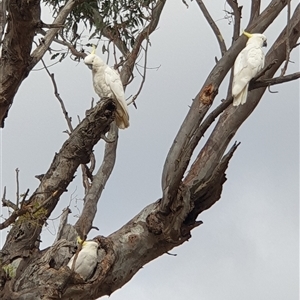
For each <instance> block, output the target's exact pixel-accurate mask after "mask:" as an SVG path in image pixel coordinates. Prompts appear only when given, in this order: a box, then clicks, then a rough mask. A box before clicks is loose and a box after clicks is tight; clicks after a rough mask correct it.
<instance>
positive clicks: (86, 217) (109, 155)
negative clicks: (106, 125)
mask: <svg viewBox="0 0 300 300" xmlns="http://www.w3.org/2000/svg"><path fill="white" fill-rule="evenodd" d="M108 138H109V139H110V140H113V142H112V143H106V144H105V151H104V158H103V162H102V164H101V166H100V168H99V170H98V172H97V173H96V174H95V175H94V176H93V184H92V185H91V186H90V188H89V190H88V191H87V193H86V194H85V197H84V206H83V210H82V213H81V216H80V217H79V219H78V221H77V222H76V224H75V228H76V231H77V232H78V234H79V235H80V236H84V235H87V234H88V233H89V231H90V230H91V228H92V226H93V221H94V218H95V215H96V212H97V203H98V201H99V199H100V197H101V194H102V191H103V190H104V188H105V185H106V182H107V180H108V179H109V176H110V174H111V172H112V170H113V168H114V165H115V161H116V150H117V144H118V128H117V127H116V125H115V124H114V123H113V124H111V128H110V131H109V132H108Z"/></svg>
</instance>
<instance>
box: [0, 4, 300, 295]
mask: <svg viewBox="0 0 300 300" xmlns="http://www.w3.org/2000/svg"><path fill="white" fill-rule="evenodd" d="M80 2H81V1H79V0H78V1H76V0H69V1H67V3H66V5H65V6H63V7H62V9H61V11H60V13H59V15H58V16H57V18H56V20H55V21H54V23H53V24H52V25H53V26H52V27H51V28H49V29H48V31H47V32H46V33H45V36H44V40H43V42H42V43H41V44H40V45H38V46H37V47H36V48H35V49H34V50H33V51H32V44H33V39H34V35H35V33H36V32H37V31H38V30H40V28H41V24H42V23H41V20H40V1H38V0H27V1H15V0H10V1H9V0H7V1H2V2H0V3H5V4H6V5H5V6H4V5H2V6H1V10H0V17H1V19H0V21H1V22H2V24H0V25H1V26H0V28H1V31H0V32H2V31H3V28H4V27H5V25H6V26H7V29H6V32H5V33H4V34H3V43H2V53H1V60H0V71H1V75H2V76H1V77H0V110H1V113H0V121H1V126H2V127H3V126H4V120H5V119H6V118H7V116H8V111H9V108H10V107H11V105H12V104H13V99H14V96H15V94H16V93H17V91H18V88H19V86H20V85H21V84H22V82H23V80H24V79H25V78H26V76H27V75H28V73H29V72H30V71H31V70H32V68H33V67H34V66H35V65H36V63H37V62H38V61H39V60H40V59H41V58H42V57H43V55H44V54H45V52H46V51H47V49H48V47H49V45H50V44H51V43H52V42H53V40H54V39H55V38H56V35H57V33H59V30H60V28H61V25H63V24H64V23H65V21H66V18H67V16H68V15H69V14H70V12H71V11H72V10H73V9H74V8H75V7H76V6H77V5H79V4H80ZM165 2H166V1H165V0H157V1H155V5H154V7H153V10H152V14H151V19H150V21H149V23H148V24H147V26H145V28H144V29H143V30H142V31H141V33H140V34H139V35H138V37H137V38H136V40H135V42H134V44H133V45H132V48H130V49H129V48H128V46H127V45H126V44H124V42H123V41H122V40H121V39H120V38H118V37H117V36H116V35H115V34H113V32H112V31H111V30H112V29H111V28H105V29H104V30H103V32H102V34H103V35H104V36H106V37H107V38H108V39H110V40H111V41H112V42H114V44H115V45H116V47H117V48H118V49H119V51H120V52H121V53H122V54H123V55H124V57H125V58H126V59H125V62H124V64H123V66H122V70H121V78H122V81H123V84H124V85H127V84H128V83H129V82H130V80H131V75H132V71H133V68H134V65H135V62H136V60H137V57H138V53H139V52H140V50H141V47H142V44H143V42H145V41H147V39H148V38H149V36H150V35H151V33H152V32H153V31H154V30H155V28H156V27H157V25H158V22H159V19H160V16H161V13H162V11H163V8H164V4H165ZM227 2H228V4H229V5H230V6H231V7H232V9H233V12H234V16H235V18H236V19H235V25H234V32H233V37H234V38H233V42H232V45H231V47H230V48H229V49H228V50H227V49H226V47H225V44H223V42H224V41H223V39H222V38H220V36H218V37H217V38H218V41H219V44H220V49H221V53H222V57H221V58H220V59H219V60H218V61H217V62H216V64H215V66H214V68H213V69H212V70H211V72H210V74H208V76H207V79H206V81H205V82H204V84H203V86H202V87H201V88H200V90H199V93H198V94H197V95H196V97H195V99H194V101H193V104H192V106H191V107H190V109H189V112H188V114H187V116H186V118H185V119H184V121H183V123H182V125H181V127H180V129H179V131H178V133H177V135H176V137H175V139H174V142H173V144H172V146H171V148H170V151H169V153H168V155H167V158H166V161H165V164H164V167H163V174H162V195H161V198H160V199H157V200H156V201H155V202H153V203H152V204H149V205H148V206H147V207H145V208H144V209H143V210H142V211H141V212H140V213H139V214H138V215H136V216H135V217H133V218H132V220H131V221H129V222H128V223H127V224H125V225H124V226H123V227H122V228H120V229H119V230H117V231H116V232H114V233H112V234H111V235H109V236H108V237H103V236H97V237H95V239H96V240H98V242H99V244H100V249H99V250H98V264H97V267H96V269H95V272H94V274H93V276H92V278H90V279H89V280H88V281H87V282H85V281H84V280H83V279H82V278H80V276H79V275H78V274H76V273H74V272H72V271H71V270H70V269H69V268H68V267H67V266H66V265H67V263H68V261H69V259H70V258H71V256H72V255H73V254H74V252H75V251H76V250H75V249H76V237H77V236H80V237H81V238H84V237H85V236H86V235H87V234H88V233H89V231H90V230H91V228H92V226H93V220H94V217H95V214H96V211H97V203H98V201H99V198H100V196H101V193H102V191H103V189H104V187H105V184H106V182H107V180H108V179H109V176H110V174H111V172H112V170H113V167H114V163H115V157H116V147H117V144H118V130H117V128H116V127H115V126H114V125H113V124H112V122H113V120H114V112H115V106H114V102H113V100H112V99H103V100H102V101H101V102H99V103H98V104H97V105H96V106H95V107H94V108H92V109H90V110H89V111H87V112H86V117H85V118H84V119H83V120H82V121H81V122H80V124H79V125H78V126H77V127H76V128H75V129H74V130H73V131H72V132H71V133H70V136H69V138H68V139H67V140H66V141H65V143H64V144H63V145H62V148H61V149H60V150H59V152H58V153H56V154H55V155H54V158H53V161H52V164H51V166H50V168H49V170H47V171H46V172H45V174H44V175H43V176H41V177H40V184H39V186H38V187H37V189H36V190H35V192H34V193H33V194H32V195H30V197H29V198H28V199H25V197H24V199H23V201H22V202H21V204H20V205H19V207H16V206H13V204H11V203H9V202H8V201H7V200H6V199H5V195H4V196H3V199H2V201H3V204H5V205H6V206H11V207H12V208H14V212H13V214H12V215H11V216H10V217H9V219H7V220H6V221H5V222H3V223H2V224H0V229H4V228H7V227H8V226H9V225H11V224H13V226H12V228H11V229H10V231H9V233H8V235H7V239H6V242H5V244H4V246H3V248H2V250H1V252H0V258H1V268H0V299H21V300H22V299H24V300H25V299H96V298H98V297H101V296H103V295H110V294H111V293H113V292H114V291H115V290H117V289H119V288H120V287H122V286H123V285H124V284H125V283H126V282H128V281H129V280H130V279H131V278H132V277H133V276H134V275H135V274H136V273H137V272H138V270H139V269H141V268H142V267H143V265H145V264H146V263H148V262H149V261H151V260H154V259H156V258H157V257H159V256H160V255H162V254H164V253H166V252H167V251H170V250H171V249H173V248H174V247H177V246H180V245H181V244H183V243H184V242H186V241H187V240H188V239H189V238H190V237H191V230H192V229H194V228H195V227H197V226H199V225H201V223H202V222H201V221H197V218H198V216H199V215H200V214H201V212H203V211H204V210H207V209H209V208H210V207H211V206H212V205H213V204H214V203H215V202H216V201H218V200H219V199H220V197H221V193H222V187H223V184H224V182H225V181H226V174H225V172H226V170H227V167H228V164H229V162H230V159H231V158H232V156H233V154H234V152H235V151H236V149H237V147H238V144H236V143H234V144H232V145H231V147H230V150H229V151H227V153H226V149H227V148H228V147H229V146H230V143H231V140H232V138H233V137H234V135H235V133H236V132H237V130H238V129H239V127H240V126H241V125H242V124H243V122H244V121H245V120H246V119H247V118H248V117H249V116H250V114H251V113H252V112H253V110H254V109H255V108H256V106H257V104H258V103H259V101H260V99H261V97H262V95H263V94H264V92H265V90H266V87H267V86H269V85H272V84H278V83H283V82H285V81H289V80H294V79H297V78H299V73H297V74H292V75H288V76H281V77H279V78H273V76H274V74H275V72H276V71H277V70H278V69H279V67H280V66H281V65H282V63H283V62H284V61H285V60H286V57H287V56H286V50H287V46H288V47H289V48H290V49H293V48H294V47H296V45H297V41H298V39H299V36H300V30H299V28H300V5H299V4H298V5H297V6H296V9H295V10H294V11H293V13H292V15H291V19H290V21H289V23H288V24H287V25H286V26H285V27H284V28H282V32H281V33H280V34H279V36H278V38H277V40H276V41H275V43H274V44H273V45H272V46H271V48H270V50H269V52H268V53H267V55H266V68H265V70H264V72H262V74H261V75H262V76H261V77H259V78H258V79H257V80H255V81H253V82H252V83H251V86H250V88H249V90H250V92H249V93H248V101H247V102H246V104H245V105H243V106H241V107H238V108H235V107H233V106H232V105H231V103H232V97H231V95H230V93H229V94H228V96H227V98H226V99H224V101H223V102H222V103H221V104H220V105H219V106H217V108H215V109H214V110H213V111H211V112H209V109H210V108H211V105H212V103H213V101H214V99H215V97H216V95H217V94H218V89H219V86H220V84H221V83H222V82H223V80H224V78H225V76H226V75H227V74H228V72H229V71H230V70H231V68H232V66H233V63H234V60H235V58H236V56H237V55H238V53H239V52H240V51H241V50H242V49H243V47H244V46H245V43H246V37H244V36H238V33H239V32H240V28H239V26H240V22H239V21H240V17H241V10H242V8H241V7H239V6H238V3H237V1H227ZM197 4H198V5H199V8H200V9H201V10H202V12H203V14H204V17H205V18H206V19H207V20H208V21H209V22H210V23H211V21H212V19H211V17H210V15H209V12H208V11H207V9H206V8H205V6H204V3H203V1H198V0H197ZM288 4H289V1H282V0H273V1H271V2H270V4H269V5H268V6H267V7H266V9H265V10H264V11H260V1H257V0H253V1H252V11H251V17H250V20H249V24H248V26H247V28H246V30H247V31H249V32H264V31H265V30H266V29H267V28H268V27H269V26H270V24H271V23H272V22H273V21H274V20H275V19H276V18H277V16H278V15H279V13H280V12H281V11H282V10H283V9H284V8H285V7H287V5H288ZM5 12H6V13H5ZM93 14H94V18H95V19H97V20H98V21H99V20H100V21H101V20H102V19H103V18H102V16H101V15H99V13H98V12H97V11H93ZM3 16H5V17H3ZM21 16H22V17H21ZM100 21H99V22H100ZM100 23H101V22H100ZM212 29H213V31H214V32H215V33H220V30H219V29H218V28H217V27H216V24H214V23H213V24H212ZM20 36H21V37H22V38H20ZM61 43H62V44H65V45H66V46H68V47H69V48H70V50H71V51H72V53H75V54H77V56H78V57H84V53H80V52H78V51H76V49H74V47H73V45H72V44H68V42H66V41H65V40H62V41H61ZM21 49H22V51H21ZM237 111H238V113H237ZM208 112H209V113H208ZM216 118H218V121H217V123H216V124H215V126H214V129H213V131H212V133H211V134H210V136H209V138H208V140H207V142H206V144H205V145H204V147H203V148H202V149H201V151H200V152H199V153H198V155H197V156H196V158H195V159H194V161H191V157H192V154H193V152H194V150H195V148H196V146H197V145H198V143H199V141H200V140H201V138H202V137H203V134H204V133H205V132H206V131H207V129H208V128H210V127H211V126H212V125H213V123H214V121H215V120H216ZM107 133H108V136H107V138H108V139H110V140H111V142H108V143H106V146H105V153H104V158H103V162H102V164H101V166H100V168H99V170H98V171H97V172H96V173H95V174H94V175H93V176H92V177H91V178H92V179H91V180H90V182H89V186H88V188H87V189H86V194H85V198H84V207H83V211H82V213H81V216H80V217H79V219H78V221H77V222H76V224H74V225H71V224H68V221H67V217H68V213H69V210H65V211H64V213H63V215H62V218H61V223H60V226H59V230H58V234H57V238H56V240H55V242H54V244H53V245H52V246H51V247H49V248H48V249H44V250H41V249H40V247H39V236H40V234H41V229H42V226H43V224H44V223H45V222H46V221H47V218H48V217H49V215H50V214H51V212H52V211H53V210H54V209H55V207H56V205H57V203H58V201H59V200H60V196H61V195H62V194H63V193H64V192H66V189H67V187H68V185H69V183H70V182H71V181H72V180H73V177H74V173H75V172H76V170H77V169H78V167H79V166H80V165H84V164H87V163H88V162H89V161H90V159H91V154H92V150H93V147H94V146H95V145H96V144H97V143H98V142H99V140H100V139H101V138H104V139H106V138H105V134H107ZM187 171H188V172H187ZM186 172H187V175H186V176H184V174H186Z"/></svg>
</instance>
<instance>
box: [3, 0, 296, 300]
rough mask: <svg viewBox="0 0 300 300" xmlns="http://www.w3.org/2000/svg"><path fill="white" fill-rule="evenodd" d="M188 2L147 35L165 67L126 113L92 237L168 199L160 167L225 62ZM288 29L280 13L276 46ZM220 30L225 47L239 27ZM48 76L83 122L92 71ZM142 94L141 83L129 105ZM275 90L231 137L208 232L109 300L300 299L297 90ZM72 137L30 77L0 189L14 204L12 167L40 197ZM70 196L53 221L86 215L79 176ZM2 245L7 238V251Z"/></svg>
mask: <svg viewBox="0 0 300 300" xmlns="http://www.w3.org/2000/svg"><path fill="white" fill-rule="evenodd" d="M207 2H208V1H207ZM292 2H293V3H294V5H295V2H297V1H295V0H294V1H292ZM224 3H225V1H218V3H215V2H213V4H210V5H209V6H208V7H209V9H210V10H211V12H212V14H213V18H214V19H215V20H218V19H222V18H223V16H224V12H223V9H224ZM239 3H241V4H243V5H244V10H243V21H242V26H244V27H245V26H246V24H247V21H248V16H249V9H248V7H247V5H248V4H247V3H248V1H239ZM265 3H268V1H265ZM188 4H189V5H190V8H189V9H187V8H186V7H185V6H184V4H183V3H182V2H181V1H180V0H178V1H167V4H166V7H165V10H164V12H163V14H162V18H161V21H160V25H159V28H158V30H157V31H156V32H155V33H154V34H153V35H152V36H151V45H152V46H151V47H150V49H149V67H156V66H160V68H159V69H158V70H149V71H148V73H147V80H146V84H145V87H144V89H143V91H142V93H141V95H140V97H139V98H138V101H137V104H138V110H135V109H134V108H133V107H130V108H129V112H130V120H131V126H130V128H129V129H127V130H124V131H120V140H119V146H118V156H117V162H116V166H115V169H114V171H113V174H112V176H111V179H110V180H109V182H108V184H107V186H106V189H105V191H104V193H103V197H102V198H101V200H100V202H99V205H98V213H97V217H96V219H95V226H97V227H99V229H100V231H99V232H96V231H92V232H91V233H90V237H93V236H95V235H97V234H102V235H108V234H110V233H112V232H113V231H115V230H117V229H118V228H119V227H121V226H122V225H123V224H125V223H126V222H127V221H128V220H129V219H131V218H132V217H133V216H134V215H135V214H137V213H138V212H139V211H140V210H141V209H142V208H143V207H144V206H146V205H147V204H149V203H151V202H153V201H155V200H157V199H158V198H160V197H161V187H160V182H161V172H162V167H163V163H164V159H165V157H166V155H167V152H168V150H169V148H170V146H171V143H172V141H173V139H174V137H175V134H176V133H177V131H178V129H179V126H180V124H181V122H182V121H183V119H184V117H185V115H186V113H187V111H188V105H190V103H191V101H192V99H193V98H194V97H195V95H196V94H197V93H198V91H199V89H200V88H201V86H202V84H203V82H204V80H205V79H206V76H207V74H208V72H209V71H210V70H211V69H212V67H213V66H214V63H215V58H214V57H215V56H217V57H220V51H219V48H218V44H217V42H216V40H215V37H214V36H213V34H212V32H211V29H210V28H209V26H208V25H207V23H206V21H205V20H204V18H203V16H202V14H201V12H200V10H199V8H198V7H197V4H196V2H195V1H193V2H188ZM45 14H47V12H46V13H45ZM285 20H286V12H283V13H282V14H281V16H280V18H279V19H278V20H276V22H274V23H273V24H272V25H271V27H270V28H269V29H268V30H267V31H266V35H267V37H268V44H269V45H271V44H272V42H273V41H274V39H275V38H276V36H277V34H278V33H279V32H280V29H281V28H282V26H283V24H284V22H285ZM217 24H218V25H219V27H220V28H221V30H222V32H223V34H224V38H225V39H226V41H227V45H229V43H230V41H231V31H232V26H231V25H228V21H226V20H220V21H218V22H217ZM53 48H56V49H59V48H60V47H59V46H53ZM266 51H267V49H266ZM98 54H99V55H101V51H100V50H98ZM291 60H292V61H294V62H295V63H294V64H290V65H289V69H288V73H292V72H295V71H298V70H299V50H298V52H295V53H293V55H292V57H291ZM41 67H42V66H41V64H39V65H38V66H37V67H36V69H38V68H41ZM50 70H51V72H55V77H56V80H57V83H58V86H59V92H60V95H61V97H62V98H63V99H64V101H65V104H66V106H67V109H68V111H69V114H70V115H71V116H72V117H73V120H74V124H77V115H79V116H80V117H81V118H82V117H83V116H84V111H85V110H86V109H87V108H88V107H89V106H90V99H91V97H96V95H95V93H94V91H93V88H92V81H91V73H90V70H89V69H88V68H87V67H86V66H85V65H84V64H83V63H82V62H81V63H80V64H76V63H74V62H72V61H67V60H65V61H64V62H63V63H61V64H58V65H55V66H54V67H52V68H51V69H50ZM138 87H139V78H137V79H136V81H135V82H134V83H133V84H132V85H131V86H130V87H129V88H128V90H127V91H126V95H127V96H129V95H131V94H134V93H135V92H136V91H137V89H138ZM226 90H227V86H226V84H223V85H222V87H221V89H220V91H219V95H218V96H217V97H216V100H215V101H216V102H218V103H219V102H220V100H221V99H222V98H224V97H225V92H226ZM272 90H274V91H278V93H277V94H270V93H269V92H266V94H265V95H264V97H263V99H262V101H261V103H260V104H259V106H258V108H257V109H256V110H255V112H254V113H253V114H252V115H251V117H250V118H249V119H248V120H247V121H246V122H245V123H244V124H243V126H242V127H241V129H240V130H239V132H238V133H237V135H236V136H235V138H234V140H237V141H241V142H242V143H241V145H240V147H239V148H238V150H237V151H236V153H235V155H234V157H233V159H232V160H231V162H230V165H229V169H228V171H227V178H228V180H227V182H226V183H225V185H224V190H223V194H222V198H221V200H220V201H219V202H217V203H216V204H215V205H214V206H213V207H212V208H211V209H210V210H208V211H206V212H204V213H203V214H201V215H200V217H199V219H201V220H202V221H203V222H204V224H203V225H202V226H200V227H199V228H197V229H196V230H194V231H193V232H192V235H193V237H192V238H191V240H190V241H189V242H188V243H185V244H184V245H182V246H181V247H179V248H175V249H173V251H172V253H173V254H177V256H169V255H164V256H162V257H160V258H158V259H156V260H155V261H153V262H151V263H149V264H148V265H146V266H145V267H144V268H143V269H141V270H140V271H139V272H138V274H137V275H135V276H134V278H133V279H132V280H131V281H130V282H129V283H128V284H127V285H125V286H124V287H123V288H122V289H120V290H118V291H117V292H115V293H114V294H113V295H112V296H111V297H110V298H111V299H112V300H121V299H139V300H149V299H173V300H179V299H187V298H188V299H191V300H196V299H197V300H198V299H201V300H220V299H222V300H240V299H243V300H252V299H258V300H260V299H262V300H265V299H272V300H282V299H289V300H297V299H298V296H299V189H298V185H299V81H298V82H292V83H287V84H285V85H281V86H275V87H273V88H272ZM66 128H67V126H66V123H65V120H64V118H63V115H62V113H61V109H60V106H59V103H58V101H57V100H56V99H55V96H54V95H53V87H52V85H51V82H50V79H49V77H48V75H47V74H46V72H45V71H43V70H42V71H34V72H32V73H31V74H30V75H29V77H28V78H27V79H26V80H25V81H24V82H23V84H22V85H21V87H20V89H19V92H18V94H17V96H16V98H15V101H14V105H13V106H12V109H11V110H10V112H9V117H8V119H7V120H6V126H5V129H4V130H2V131H1V133H0V138H1V145H2V146H1V182H0V184H1V191H3V186H6V187H7V196H8V198H9V199H10V200H13V199H14V198H15V171H14V170H15V168H17V167H18V168H19V169H20V188H21V192H24V191H25V190H26V189H27V188H30V190H31V192H33V191H34V189H35V188H36V187H37V184H38V181H37V179H35V178H34V176H35V175H37V174H41V173H45V172H46V170H47V169H48V167H49V166H50V163H51V161H52V159H53V156H54V153H55V152H58V151H59V149H60V147H61V145H62V143H63V142H64V140H65V139H66V138H67V136H66V134H63V133H62V131H64V130H65V129H66ZM201 145H202V144H201ZM201 145H200V146H201ZM102 149H103V142H100V145H98V146H97V147H96V150H95V153H96V155H98V157H99V158H98V163H100V161H101V157H102ZM68 190H69V193H68V194H65V195H63V196H62V198H61V203H60V205H59V207H58V209H57V210H56V211H55V213H54V214H53V216H52V217H53V218H55V217H57V216H58V215H59V214H60V212H61V210H62V208H63V207H65V206H67V205H68V204H69V201H70V198H71V197H73V200H72V203H71V209H72V212H73V213H72V216H74V215H76V214H78V210H77V208H76V207H77V206H78V207H79V209H80V207H81V200H80V199H82V197H83V191H82V188H81V177H80V172H77V178H76V180H74V182H73V183H72V184H71V185H70V186H69V188H68ZM72 192H73V196H72V195H71V193H72ZM4 213H5V210H4V209H3V214H4ZM74 220H75V218H74V217H73V218H70V221H71V222H74ZM55 224H56V223H55ZM55 224H53V223H52V222H51V221H50V222H49V226H48V228H45V229H44V231H43V233H44V235H43V237H42V240H43V243H44V245H45V247H46V246H48V245H49V244H50V243H51V242H52V241H53V239H54V238H55V229H56V227H57V226H56V225H55ZM5 235H6V232H5V231H4V232H1V238H2V243H3V241H4V239H5Z"/></svg>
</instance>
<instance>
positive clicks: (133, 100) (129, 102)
mask: <svg viewBox="0 0 300 300" xmlns="http://www.w3.org/2000/svg"><path fill="white" fill-rule="evenodd" d="M148 45H149V36H148V38H147V42H146V48H145V61H144V72H143V74H142V82H141V84H140V87H139V89H138V91H137V93H136V94H135V95H134V96H133V97H132V98H131V100H130V101H128V102H127V105H130V104H131V103H133V105H134V107H135V108H137V106H136V103H135V100H136V99H137V97H138V96H139V94H140V93H141V91H142V89H143V86H144V83H145V80H146V73H147V56H148Z"/></svg>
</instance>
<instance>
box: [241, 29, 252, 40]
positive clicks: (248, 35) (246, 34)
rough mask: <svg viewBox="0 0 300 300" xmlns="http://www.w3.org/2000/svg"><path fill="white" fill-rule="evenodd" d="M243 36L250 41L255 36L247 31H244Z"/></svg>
mask: <svg viewBox="0 0 300 300" xmlns="http://www.w3.org/2000/svg"><path fill="white" fill-rule="evenodd" d="M243 34H244V35H245V36H246V37H247V38H249V39H250V38H251V37H252V36H253V35H252V34H251V33H249V32H246V31H243Z"/></svg>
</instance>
